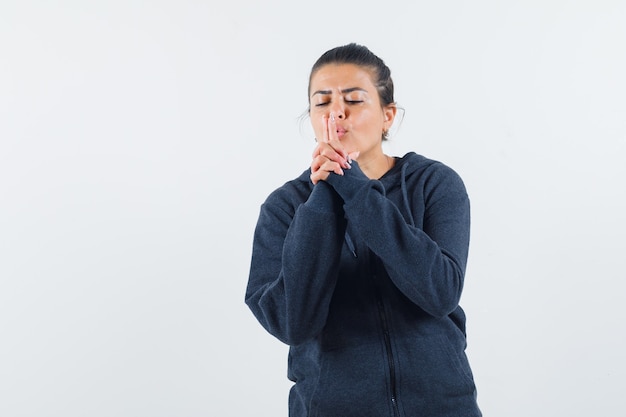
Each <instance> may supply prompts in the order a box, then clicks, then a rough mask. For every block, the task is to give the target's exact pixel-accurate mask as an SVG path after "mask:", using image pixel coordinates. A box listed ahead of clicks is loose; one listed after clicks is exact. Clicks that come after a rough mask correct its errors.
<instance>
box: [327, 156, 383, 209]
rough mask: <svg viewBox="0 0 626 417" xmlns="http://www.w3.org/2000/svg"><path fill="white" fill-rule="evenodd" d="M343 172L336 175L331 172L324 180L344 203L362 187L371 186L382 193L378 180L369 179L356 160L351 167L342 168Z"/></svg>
mask: <svg viewBox="0 0 626 417" xmlns="http://www.w3.org/2000/svg"><path fill="white" fill-rule="evenodd" d="M343 173H344V174H343V175H337V174H335V173H332V172H331V174H330V175H329V176H328V178H327V179H326V182H328V183H329V184H330V185H332V186H333V188H334V189H335V191H337V193H338V194H339V195H340V196H341V198H342V199H343V201H344V202H345V203H346V204H348V203H349V202H350V201H351V200H352V199H353V198H354V196H356V195H357V194H358V193H359V191H361V190H362V189H363V188H368V187H371V188H375V189H378V190H379V191H380V192H381V193H383V194H384V192H385V191H384V187H383V186H382V184H381V183H380V181H377V180H370V179H369V178H368V177H367V176H366V175H365V174H364V173H363V171H361V168H360V167H359V164H358V163H357V162H356V161H352V168H351V169H344V170H343Z"/></svg>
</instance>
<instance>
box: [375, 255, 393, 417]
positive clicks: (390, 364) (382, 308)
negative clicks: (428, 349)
mask: <svg viewBox="0 0 626 417" xmlns="http://www.w3.org/2000/svg"><path fill="white" fill-rule="evenodd" d="M370 259H371V263H370V265H371V267H372V271H374V273H373V275H372V279H373V281H374V288H375V289H376V304H377V306H378V315H379V317H380V323H381V326H382V328H383V338H384V340H385V349H386V351H387V366H388V367H389V377H390V379H391V382H390V389H391V407H392V408H393V415H394V416H395V417H400V409H399V408H398V393H397V387H396V366H395V365H394V358H393V351H392V350H391V337H390V335H389V324H388V322H387V314H386V313H385V305H384V303H383V297H382V294H381V291H380V286H379V285H378V282H377V279H378V274H377V273H376V264H375V262H374V259H375V258H374V254H373V253H371V252H370Z"/></svg>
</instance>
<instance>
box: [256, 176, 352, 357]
mask: <svg viewBox="0 0 626 417" xmlns="http://www.w3.org/2000/svg"><path fill="white" fill-rule="evenodd" d="M291 211H292V212H293V210H291ZM344 233H345V219H344V218H343V210H342V209H341V199H340V198H339V196H338V195H337V193H336V192H335V191H333V189H332V188H331V187H330V186H329V185H328V184H326V183H324V182H320V183H318V184H317V185H316V186H315V187H314V188H313V191H312V192H311V194H310V196H309V198H308V200H307V201H306V202H305V203H303V204H301V205H300V206H299V207H297V209H296V210H295V213H294V214H293V216H292V215H290V214H289V209H288V204H286V202H285V201H284V199H281V198H280V197H279V196H278V194H276V193H273V195H272V196H270V197H269V198H268V200H266V202H265V203H264V204H263V205H262V206H261V212H260V215H259V219H258V222H257V225H256V229H255V233H254V240H253V247H252V261H251V266H250V275H249V280H248V287H247V290H246V304H247V305H248V306H249V307H250V309H251V310H252V312H253V313H254V315H255V317H256V318H257V319H258V321H259V322H260V323H261V325H263V327H264V328H265V329H266V330H267V331H268V332H269V333H271V334H272V335H274V336H275V337H276V338H278V339H279V340H281V341H282V342H284V343H286V344H288V345H292V346H294V345H298V344H300V343H302V342H304V341H305V340H307V339H309V338H311V337H314V336H316V335H317V334H319V333H320V332H321V330H322V328H323V327H324V325H325V323H326V318H327V316H328V308H329V305H330V300H331V297H332V294H333V291H334V289H335V284H336V282H337V275H338V269H339V268H338V266H339V259H340V253H341V248H342V244H343V239H344Z"/></svg>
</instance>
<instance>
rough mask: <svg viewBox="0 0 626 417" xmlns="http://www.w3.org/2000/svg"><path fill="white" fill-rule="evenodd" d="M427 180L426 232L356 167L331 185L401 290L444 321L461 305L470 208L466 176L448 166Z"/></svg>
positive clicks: (438, 167)
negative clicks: (465, 184)
mask: <svg viewBox="0 0 626 417" xmlns="http://www.w3.org/2000/svg"><path fill="white" fill-rule="evenodd" d="M435 166H436V168H434V169H432V170H431V171H430V172H429V173H428V174H426V175H430V178H428V180H427V181H425V184H426V185H425V189H424V196H425V207H424V210H425V211H424V222H423V227H422V228H419V227H416V226H413V225H410V224H408V223H407V222H406V220H405V218H404V217H403V216H402V213H401V212H400V210H399V209H398V208H397V206H396V205H395V204H393V202H392V201H390V200H389V199H388V198H386V197H385V190H384V187H383V185H382V183H381V182H380V181H377V180H370V179H368V178H367V177H366V176H365V175H364V174H363V172H362V171H361V170H360V168H359V167H358V164H357V163H353V165H352V169H350V170H345V175H344V176H338V175H334V174H331V176H330V177H329V178H328V180H327V181H328V182H329V183H330V184H331V185H332V186H333V187H334V189H335V190H336V191H337V193H338V194H339V195H340V196H341V197H342V199H343V200H344V203H345V204H344V210H345V213H346V218H347V219H348V222H350V223H351V224H352V225H353V226H354V227H355V229H356V231H357V233H359V235H360V237H361V238H362V239H363V240H364V241H365V243H366V244H367V246H368V247H369V248H370V250H372V252H374V253H375V254H376V255H377V256H378V257H379V258H380V259H381V260H382V262H383V264H384V266H385V269H386V270H387V272H388V274H389V276H390V278H391V280H392V281H393V283H394V284H395V286H396V287H397V288H398V289H399V290H400V291H401V292H402V293H403V294H404V295H405V296H406V297H408V298H409V299H410V300H411V301H412V302H413V303H415V304H416V305H418V306H419V307H421V308H422V309H423V310H424V311H426V312H427V313H429V314H431V315H433V316H436V317H444V316H446V315H448V314H450V313H451V312H452V311H454V310H455V309H456V308H457V307H458V304H459V300H460V298H461V292H462V289H463V280H464V275H465V267H466V263H467V255H468V248H469V232H470V207H469V199H468V196H467V193H466V190H465V186H464V184H463V182H462V181H461V179H460V177H459V176H458V175H457V174H456V173H455V172H454V171H453V170H452V169H450V168H448V167H446V166H445V165H443V164H435Z"/></svg>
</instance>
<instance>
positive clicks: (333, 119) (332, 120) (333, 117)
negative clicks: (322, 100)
mask: <svg viewBox="0 0 626 417" xmlns="http://www.w3.org/2000/svg"><path fill="white" fill-rule="evenodd" d="M330 121H331V122H333V123H335V115H334V114H333V113H331V114H330Z"/></svg>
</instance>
